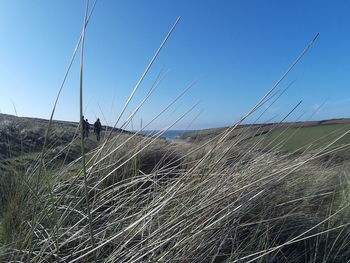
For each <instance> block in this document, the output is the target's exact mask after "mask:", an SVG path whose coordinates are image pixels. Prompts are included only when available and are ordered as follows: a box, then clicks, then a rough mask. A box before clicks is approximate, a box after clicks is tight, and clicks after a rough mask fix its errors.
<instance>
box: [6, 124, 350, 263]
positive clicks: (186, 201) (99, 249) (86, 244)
mask: <svg viewBox="0 0 350 263" xmlns="http://www.w3.org/2000/svg"><path fill="white" fill-rule="evenodd" d="M238 131H239V129H238ZM275 132H277V131H275ZM306 132H308V130H307V131H306ZM228 133H229V131H228V130H223V133H221V134H220V135H221V136H219V137H215V136H214V137H212V139H211V140H205V141H200V142H192V143H171V142H168V141H165V140H163V139H160V138H154V137H143V136H137V135H131V134H122V133H118V134H116V135H115V136H112V137H111V138H110V139H109V140H108V142H101V143H100V144H98V145H97V144H96V148H94V149H92V150H91V151H89V152H88V154H87V179H88V181H87V183H88V190H89V191H88V202H89V207H90V211H91V218H92V221H91V222H90V221H89V220H88V216H87V203H86V199H85V194H84V187H83V186H84V180H83V174H82V171H81V168H80V166H79V165H77V162H78V161H79V157H78V158H77V159H74V160H72V161H71V162H68V163H67V164H65V165H61V166H59V167H56V168H52V169H49V170H46V171H45V172H44V173H43V172H42V171H40V165H39V163H38V162H37V161H35V160H34V161H33V162H32V163H29V164H27V165H29V167H28V168H29V169H26V170H22V171H10V172H9V175H10V176H9V177H7V179H6V178H5V177H3V178H2V180H9V182H8V183H6V184H1V186H2V187H1V193H2V196H3V197H2V199H3V200H4V201H3V205H2V207H3V210H2V219H1V227H0V237H1V243H2V250H1V259H2V261H4V262H11V261H13V262H16V261H21V262H22V261H23V262H25V261H30V262H116V261H117V262H347V261H348V260H350V255H349V251H348V244H349V241H350V226H349V223H348V218H349V216H350V208H349V194H350V191H349V174H348V172H349V167H348V162H341V163H332V162H326V161H324V160H323V159H322V158H323V157H324V156H326V155H329V154H331V153H330V152H329V151H332V146H329V147H325V146H326V145H324V144H322V147H323V148H318V149H317V150H315V149H314V150H313V151H309V152H307V151H306V152H305V151H304V152H303V153H298V154H296V153H295V152H287V151H284V152H281V151H280V150H277V149H275V150H273V149H272V150H265V151H262V150H261V149H263V148H264V146H265V144H266V142H264V141H261V142H260V141H256V142H254V144H247V143H246V138H245V137H244V136H243V134H246V132H244V133H240V132H237V131H236V136H234V137H229V136H227V137H226V138H229V139H226V140H224V139H223V137H222V136H223V135H227V134H228ZM272 135H273V133H272ZM305 138H306V137H305ZM305 143H306V141H305ZM86 144H87V145H88V143H86ZM339 146H340V145H338V147H339ZM48 160H49V161H51V159H48ZM45 167H46V166H45ZM90 229H91V231H92V235H90Z"/></svg>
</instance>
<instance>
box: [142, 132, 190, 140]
mask: <svg viewBox="0 0 350 263" xmlns="http://www.w3.org/2000/svg"><path fill="white" fill-rule="evenodd" d="M191 131H192V130H169V131H166V132H164V133H163V134H162V136H161V137H163V138H165V139H167V140H169V141H182V139H180V138H179V136H180V135H181V134H182V133H184V132H191ZM157 132H159V131H157V130H152V131H142V132H140V133H141V134H145V135H152V134H156V133H157Z"/></svg>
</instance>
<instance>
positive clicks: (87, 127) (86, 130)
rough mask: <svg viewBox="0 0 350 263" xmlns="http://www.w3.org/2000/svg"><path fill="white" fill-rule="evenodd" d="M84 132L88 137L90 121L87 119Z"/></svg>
mask: <svg viewBox="0 0 350 263" xmlns="http://www.w3.org/2000/svg"><path fill="white" fill-rule="evenodd" d="M84 132H85V136H86V138H89V132H90V123H89V120H88V119H86V120H85V129H84Z"/></svg>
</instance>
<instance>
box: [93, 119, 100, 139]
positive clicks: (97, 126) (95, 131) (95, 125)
mask: <svg viewBox="0 0 350 263" xmlns="http://www.w3.org/2000/svg"><path fill="white" fill-rule="evenodd" d="M101 131H102V125H101V122H100V119H99V118H97V121H96V122H95V123H94V133H95V134H96V140H97V141H99V140H100V133H101Z"/></svg>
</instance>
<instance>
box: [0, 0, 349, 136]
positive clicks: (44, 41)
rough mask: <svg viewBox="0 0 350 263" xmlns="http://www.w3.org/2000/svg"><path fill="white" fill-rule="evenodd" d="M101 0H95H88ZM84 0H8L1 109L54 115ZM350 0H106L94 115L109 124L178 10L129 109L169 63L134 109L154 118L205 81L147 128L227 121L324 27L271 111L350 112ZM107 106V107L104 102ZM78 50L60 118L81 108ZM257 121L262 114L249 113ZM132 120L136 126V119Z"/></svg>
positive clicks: (90, 81)
mask: <svg viewBox="0 0 350 263" xmlns="http://www.w3.org/2000/svg"><path fill="white" fill-rule="evenodd" d="M90 2H91V3H92V1H90ZM84 5H85V2H84V1H83V0H74V1H72V0H60V1H47V0H32V1H25V0H21V1H19V0H0V47H1V48H0V90H1V96H0V110H1V112H2V113H8V114H14V113H15V112H14V106H13V105H15V107H16V109H17V113H18V115H19V116H32V117H42V118H49V116H50V112H51V108H52V105H53V102H54V100H55V96H56V94H57V92H58V89H59V86H60V83H61V81H62V78H63V75H64V72H65V69H66V67H67V65H68V62H69V58H70V56H71V54H72V51H73V49H74V46H75V43H76V41H77V40H78V37H79V35H80V32H81V29H82V20H83V15H84ZM349 10H350V2H349V1H345V0H343V1H342V0H338V1H325V0H308V1H302V0H289V1H286V0H283V1H281V0H274V1H260V0H255V1H250V0H239V1H233V0H232V1H231V0H226V1H223V0H222V1H214V0H211V1H203V0H201V1H188V0H176V1H166V0H152V1H150V0H147V1H146V0H142V1H141V0H138V1H136V0H134V1H132V0H120V1H117V0H116V1H114V0H100V1H99V2H98V4H97V7H96V10H95V13H94V15H93V17H92V19H91V22H90V24H89V26H88V28H87V33H86V34H87V35H86V49H85V55H86V56H85V62H86V63H85V92H84V108H85V116H86V117H87V118H88V119H89V120H90V122H93V121H94V120H95V118H96V117H100V118H101V120H102V122H104V123H106V122H107V123H108V124H111V123H112V122H113V121H115V120H116V117H117V116H118V114H119V112H120V110H121V108H122V106H123V105H124V102H125V100H126V99H127V97H128V95H129V94H130V92H131V90H132V89H133V87H134V85H135V84H136V82H137V80H138V78H139V77H140V75H141V74H142V72H143V70H144V68H145V67H146V65H147V64H148V62H149V60H150V58H151V57H152V55H153V53H154V52H155V50H156V49H157V48H158V46H159V44H160V42H161V41H162V39H163V37H164V36H165V34H166V33H167V31H168V30H169V28H170V27H171V25H172V24H173V22H174V21H175V20H176V18H177V17H178V16H181V17H182V20H181V22H180V23H179V25H178V27H177V28H176V30H175V32H174V34H173V35H172V36H171V38H170V41H169V42H168V44H167V45H166V47H165V49H164V50H163V51H162V53H161V54H160V56H159V59H158V60H157V61H156V63H155V64H154V67H153V68H152V69H151V71H150V74H149V75H148V76H147V78H146V80H145V82H144V83H143V85H142V86H141V88H140V90H139V91H138V93H137V95H136V97H135V100H134V102H133V103H132V104H131V105H130V107H129V108H128V109H127V111H126V113H127V114H129V113H130V112H131V111H132V110H133V109H134V108H135V107H136V105H137V104H138V102H140V101H141V100H142V98H143V97H144V96H145V94H146V93H147V91H148V90H149V88H150V85H151V84H152V82H153V81H154V80H155V78H156V76H157V74H158V73H159V72H160V71H161V70H164V71H166V70H170V71H169V73H168V75H167V76H166V78H165V79H164V81H163V82H162V84H161V86H160V87H159V89H158V90H156V92H155V94H154V96H152V97H151V99H150V100H149V101H148V102H147V103H146V105H145V107H144V108H143V109H142V111H141V112H140V113H139V114H137V116H136V117H135V119H134V123H133V125H134V128H138V127H139V126H140V119H141V118H142V120H143V123H146V122H147V121H149V120H151V118H152V117H153V116H154V115H155V114H157V112H159V111H160V110H161V109H162V108H164V106H166V105H167V104H168V103H169V102H171V100H172V99H173V98H175V97H176V96H177V94H179V93H180V92H181V91H182V90H183V89H185V88H186V86H187V85H188V84H189V83H191V82H192V81H193V80H198V82H197V83H196V85H195V86H194V87H193V88H192V89H191V90H190V91H189V92H188V93H187V94H186V95H185V96H184V97H183V98H182V99H181V100H180V101H179V102H178V103H177V104H176V105H175V106H174V107H172V108H171V109H170V110H169V111H167V112H166V113H165V114H164V115H163V116H162V117H161V118H160V119H159V120H158V121H156V122H155V123H154V124H153V125H152V126H151V127H150V128H153V129H158V128H161V127H164V126H166V125H169V124H170V123H171V122H172V121H173V120H175V119H176V118H177V117H178V116H180V115H181V114H182V113H183V112H185V111H186V110H187V109H188V108H190V107H191V106H192V105H194V104H195V103H197V102H198V101H200V104H199V105H198V106H197V107H196V108H195V109H194V110H193V112H191V113H190V114H189V115H188V116H187V117H186V118H184V119H183V120H182V121H181V122H180V123H179V124H178V125H176V126H174V127H173V128H174V129H182V128H185V127H187V126H188V124H189V123H190V122H191V121H192V119H193V118H194V117H195V116H196V115H197V114H198V113H199V112H201V111H202V113H201V114H200V116H199V117H198V118H197V119H196V120H195V122H194V123H193V124H192V126H191V128H192V129H196V128H206V127H216V126H223V125H228V124H230V123H232V122H233V121H235V120H237V119H239V118H240V116H242V115H243V114H244V113H245V112H246V111H248V110H249V109H250V108H251V107H252V106H254V104H255V103H256V102H257V101H258V100H259V99H260V98H261V97H262V96H263V94H265V92H266V91H267V90H268V89H269V88H270V87H271V86H272V85H273V84H274V82H275V81H276V80H277V79H278V78H279V77H280V76H281V75H282V74H283V72H284V71H285V70H286V69H287V68H288V66H289V65H290V64H291V63H292V62H293V61H294V59H295V58H296V57H297V55H298V54H299V53H300V52H301V51H302V49H303V48H304V47H305V46H306V45H307V43H308V42H309V41H310V40H311V39H312V37H313V36H314V35H315V34H316V33H317V32H319V33H320V37H319V39H318V40H317V42H316V43H315V45H314V46H313V48H312V49H311V50H310V52H309V53H307V54H306V56H305V57H304V58H303V60H302V61H301V63H300V64H298V66H297V67H296V68H295V70H293V72H292V73H291V74H290V75H289V76H288V77H287V79H286V80H285V81H284V82H283V83H282V84H281V88H284V87H285V86H287V85H288V84H289V83H290V82H291V81H294V80H295V83H294V84H293V85H292V87H291V88H290V89H289V90H288V91H287V92H286V94H285V95H284V96H283V97H282V98H281V99H280V100H279V101H278V102H277V103H276V105H274V106H273V107H272V108H271V109H270V110H269V111H268V112H267V113H266V115H265V116H264V117H263V119H262V120H261V121H266V120H268V119H269V118H272V117H274V119H273V120H274V121H279V120H281V119H282V118H283V117H284V115H285V114H286V113H287V112H288V111H289V110H290V109H291V108H293V106H294V105H295V104H296V103H297V102H298V101H299V100H303V103H302V105H301V106H300V108H298V109H297V111H296V112H295V113H294V114H292V115H291V116H290V117H289V118H288V120H290V121H293V120H297V119H298V117H299V116H300V115H301V114H302V113H304V112H305V113H306V114H305V115H304V116H303V117H302V119H307V118H308V116H309V115H310V114H312V112H313V110H314V109H315V108H316V107H317V105H319V104H321V103H322V102H323V101H324V100H325V99H328V101H327V104H326V105H325V106H324V107H323V108H322V109H321V110H320V111H319V112H318V113H317V114H316V115H314V117H313V119H327V118H339V117H349V115H350V114H349V113H350V86H349V85H350V27H349V25H350V16H349ZM101 111H102V112H103V115H104V116H103V115H102V113H101ZM78 116H79V60H77V61H76V62H75V63H74V65H73V70H72V71H71V74H70V76H69V78H68V81H67V84H66V86H65V87H64V89H63V93H62V96H61V98H60V101H59V105H58V108H57V111H56V114H55V119H63V120H78V118H79V117H78ZM248 121H254V118H250V120H248ZM129 128H131V127H129Z"/></svg>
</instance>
